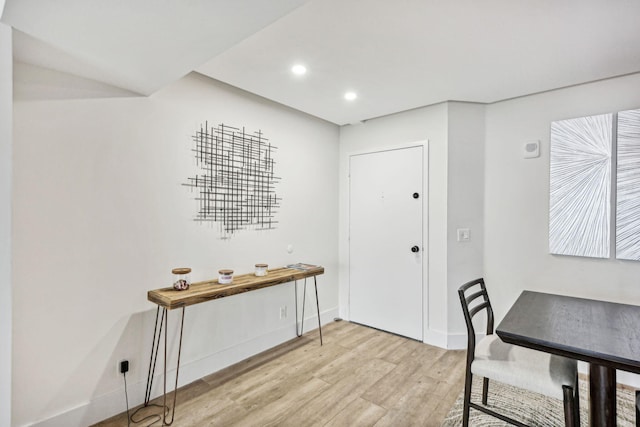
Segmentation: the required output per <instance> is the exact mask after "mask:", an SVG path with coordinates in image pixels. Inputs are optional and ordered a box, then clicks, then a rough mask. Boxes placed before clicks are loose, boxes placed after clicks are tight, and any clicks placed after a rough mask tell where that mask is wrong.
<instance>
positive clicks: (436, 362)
mask: <svg viewBox="0 0 640 427" xmlns="http://www.w3.org/2000/svg"><path fill="white" fill-rule="evenodd" d="M322 332H323V338H324V345H323V346H322V347H321V346H320V343H319V340H318V332H317V330H316V331H314V332H311V333H308V334H306V335H304V336H303V337H302V338H298V339H294V340H291V341H289V342H286V343H284V344H282V345H280V346H278V347H275V348H273V349H270V350H268V351H266V352H264V353H261V354H258V355H256V356H253V357H251V358H249V359H246V360H244V361H242V362H240V363H238V364H236V365H233V366H230V367H228V368H226V369H224V370H222V371H219V372H216V373H215V374H212V375H210V376H207V377H204V378H202V379H200V380H198V381H195V382H193V383H191V384H189V385H187V386H184V387H182V388H181V389H180V390H179V391H178V404H177V408H176V418H175V422H174V423H173V426H176V427H191V426H193V427H195V426H198V427H200V426H243V427H244V426H295V427H301V426H332V427H339V426H340V427H341V426H345V427H346V426H349V427H351V426H376V427H383V426H440V424H441V423H442V420H443V418H444V417H445V415H446V414H447V413H448V412H449V409H450V408H451V407H452V406H453V403H454V402H455V400H456V398H457V397H458V395H459V394H460V392H461V391H462V388H463V386H464V363H465V352H464V351H446V350H443V349H440V348H437V347H432V346H429V345H426V344H423V343H420V342H417V341H413V340H410V339H407V338H403V337H399V336H397V335H393V334H389V333H386V332H382V331H379V330H376V329H372V328H367V327H365V326H361V325H358V324H354V323H349V322H346V321H340V322H333V323H331V324H328V325H326V326H325V327H323V329H322ZM168 401H170V402H171V401H173V400H172V399H168ZM158 412H159V409H158V408H151V407H150V408H145V409H144V410H143V411H141V412H140V413H139V415H138V418H137V419H139V418H141V417H144V416H145V415H147V414H148V413H158ZM152 421H153V420H147V421H145V422H143V423H140V424H133V423H132V424H131V425H132V426H137V425H139V426H143V425H144V426H147V425H149V424H150V423H151V422H152ZM153 425H158V426H159V425H161V422H157V423H156V424H153ZM96 426H100V427H112V426H127V415H126V413H124V414H120V415H118V416H116V417H113V418H111V419H109V420H105V421H103V422H101V423H98V424H96Z"/></svg>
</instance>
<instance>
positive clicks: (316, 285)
mask: <svg viewBox="0 0 640 427" xmlns="http://www.w3.org/2000/svg"><path fill="white" fill-rule="evenodd" d="M313 285H314V287H315V290H316V310H317V314H318V329H319V331H320V345H322V322H321V321H320V302H319V301H318V282H317V281H316V276H313ZM293 286H294V289H295V293H296V335H297V336H298V337H301V336H302V333H303V331H304V306H305V301H306V298H307V278H306V277H305V279H304V285H303V287H304V289H303V294H302V320H301V321H300V330H299V331H298V281H297V280H296V281H295V282H294V284H293Z"/></svg>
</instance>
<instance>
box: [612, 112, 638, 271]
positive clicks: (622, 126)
mask: <svg viewBox="0 0 640 427" xmlns="http://www.w3.org/2000/svg"><path fill="white" fill-rule="evenodd" d="M616 258H618V259H628V260H636V261H637V260H640V110H629V111H621V112H619V113H618V171H617V198H616Z"/></svg>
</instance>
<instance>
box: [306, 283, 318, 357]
mask: <svg viewBox="0 0 640 427" xmlns="http://www.w3.org/2000/svg"><path fill="white" fill-rule="evenodd" d="M306 285H307V284H306V283H305V287H306ZM313 286H314V287H315V288H316V312H317V313H318V330H319V331H320V345H322V322H320V301H318V282H317V281H316V276H313Z"/></svg>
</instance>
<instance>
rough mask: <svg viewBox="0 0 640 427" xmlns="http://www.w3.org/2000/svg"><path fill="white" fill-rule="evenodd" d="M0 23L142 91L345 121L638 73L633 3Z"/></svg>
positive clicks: (217, 1) (481, 4) (25, 3)
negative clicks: (181, 85)
mask: <svg viewBox="0 0 640 427" xmlns="http://www.w3.org/2000/svg"><path fill="white" fill-rule="evenodd" d="M2 21H3V22H5V23H6V24H8V25H11V26H13V27H14V28H16V29H18V30H20V31H21V32H23V33H25V34H20V33H16V36H15V39H16V43H15V46H14V51H15V53H14V55H15V58H16V61H19V62H27V63H32V64H35V65H39V66H47V67H49V68H53V69H55V70H57V71H65V72H69V73H72V74H76V75H79V76H82V77H85V78H92V79H95V80H98V81H101V82H104V83H108V84H111V85H114V86H117V87H120V88H123V89H127V90H129V91H133V92H137V93H141V94H150V93H153V92H154V91H156V90H158V89H159V88H161V87H163V86H164V85H166V84H169V83H171V82H172V81H174V80H177V79H179V78H180V77H182V76H183V75H185V74H187V73H188V72H190V71H193V70H195V71H198V72H200V73H202V74H205V75H207V76H210V77H212V78H214V79H217V80H220V81H223V82H225V83H228V84H230V85H233V86H236V87H239V88H241V89H244V90H247V91H249V92H252V93H255V94H257V95H260V96H263V97H265V98H268V99H272V100H274V101H277V102H280V103H282V104H285V105H288V106H290V107H292V108H295V109H298V110H301V111H304V112H306V113H309V114H312V115H314V116H317V117H320V118H323V119H325V120H328V121H331V122H333V123H336V124H339V125H342V124H347V123H356V122H359V121H362V120H366V119H370V118H373V117H378V116H383V115H387V114H391V113H395V112H398V111H404V110H407V109H411V108H416V107H420V106H423V105H430V104H434V103H438V102H442V101H447V100H457V101H469V102H485V103H489V102H495V101H499V100H503V99H509V98H513V97H518V96H522V95H527V94H531V93H536V92H541V91H546V90H551V89H556V88H560V87H565V86H571V85H575V84H580V83H585V82H589V81H594V80H599V79H604V78H609V77H613V76H619V75H624V74H629V73H636V72H640V1H638V0H606V1H605V0H484V1H479V0H450V1H442V0H395V1H390V0H311V1H305V0H269V1H267V0H243V1H239V0H199V1H197V0H190V1H184V0H173V1H170V0H164V1H158V0H137V1H127V0H119V1H115V0H91V1H89V0H57V1H56V2H42V1H39V0H6V5H5V10H4V14H3V16H2ZM297 62H300V63H303V64H305V65H306V66H307V68H308V70H309V71H308V73H307V74H306V75H305V76H302V77H300V76H297V77H296V76H293V75H292V74H291V72H290V68H291V66H292V65H293V64H294V63H297ZM347 90H353V91H355V92H357V93H358V98H357V99H356V100H355V101H352V102H348V101H346V100H344V99H343V97H342V96H343V94H344V92H346V91H347Z"/></svg>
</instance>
